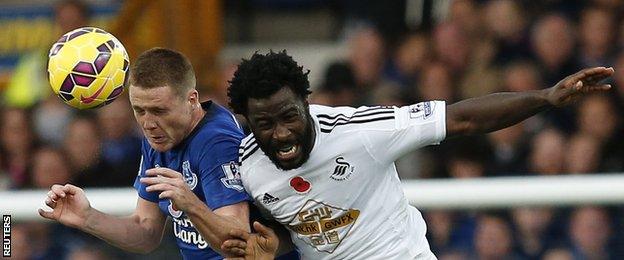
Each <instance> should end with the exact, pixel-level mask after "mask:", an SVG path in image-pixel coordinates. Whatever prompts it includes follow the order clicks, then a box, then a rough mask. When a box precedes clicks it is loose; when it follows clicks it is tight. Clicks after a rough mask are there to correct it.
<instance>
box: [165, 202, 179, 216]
mask: <svg viewBox="0 0 624 260" xmlns="http://www.w3.org/2000/svg"><path fill="white" fill-rule="evenodd" d="M167 210H168V211H169V214H170V215H171V216H172V217H174V218H179V217H181V216H182V211H181V210H177V209H176V208H174V207H173V202H171V200H169V206H167Z"/></svg>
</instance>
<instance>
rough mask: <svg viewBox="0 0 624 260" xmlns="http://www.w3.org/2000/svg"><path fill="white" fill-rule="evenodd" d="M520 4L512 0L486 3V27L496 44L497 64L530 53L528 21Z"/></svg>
mask: <svg viewBox="0 0 624 260" xmlns="http://www.w3.org/2000/svg"><path fill="white" fill-rule="evenodd" d="M520 4H521V3H520V2H518V1H512V0H500V1H487V2H486V3H485V4H484V5H485V6H484V7H483V14H484V18H485V19H484V20H485V29H486V30H487V32H488V34H489V36H490V37H491V38H492V40H493V41H494V43H495V46H496V54H495V58H494V62H495V63H496V64H501V65H504V64H507V63H509V62H511V61H513V60H517V59H519V58H523V57H528V56H529V54H530V49H529V48H528V46H529V44H528V39H527V37H526V32H525V31H526V29H527V23H528V22H527V19H526V17H525V16H524V13H522V10H521V9H520V6H519V5H520Z"/></svg>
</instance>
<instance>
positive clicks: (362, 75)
mask: <svg viewBox="0 0 624 260" xmlns="http://www.w3.org/2000/svg"><path fill="white" fill-rule="evenodd" d="M385 48H386V46H385V43H384V40H383V38H382V37H381V35H380V34H379V32H378V31H377V30H376V29H375V28H373V27H361V28H357V29H355V31H354V32H352V34H351V35H350V36H349V54H348V63H349V66H350V67H351V70H352V71H353V76H354V79H355V85H356V86H357V89H358V90H357V93H358V97H357V103H361V104H365V103H368V102H369V101H370V98H371V97H370V94H371V93H370V91H371V90H372V89H373V88H375V87H376V86H377V84H379V83H380V81H381V75H382V71H383V65H384V64H385V62H386V58H385V55H386V53H385V50H386V49H385Z"/></svg>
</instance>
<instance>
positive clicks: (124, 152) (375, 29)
mask: <svg viewBox="0 0 624 260" xmlns="http://www.w3.org/2000/svg"><path fill="white" fill-rule="evenodd" d="M70 2H71V1H70ZM347 2H348V1H347ZM447 2H448V3H449V5H448V7H447V12H446V14H445V15H444V16H442V17H438V18H437V19H433V20H434V22H432V23H430V24H425V25H426V26H420V27H418V28H414V29H413V30H407V31H405V30H400V31H399V33H397V30H388V28H387V26H381V24H379V23H377V22H378V21H375V19H369V20H363V19H358V18H357V17H356V18H354V19H353V22H349V23H346V25H347V28H345V32H346V33H345V39H346V42H347V50H348V53H346V55H345V56H346V58H344V59H340V60H336V61H335V62H333V63H331V65H329V66H328V67H327V68H324V69H325V71H324V80H323V82H320V84H318V86H314V87H315V89H314V93H313V94H312V97H311V100H312V103H317V104H325V105H336V106H340V105H347V106H359V105H373V104H375V105H396V106H402V105H408V104H413V103H417V102H420V101H426V100H445V101H446V102H447V103H448V104H451V103H454V102H457V101H460V100H462V99H466V98H471V97H476V96H481V95H485V94H488V93H492V92H498V91H535V90H540V89H544V88H547V87H550V86H553V85H554V84H556V83H557V82H558V81H559V80H561V79H563V78H564V77H565V76H567V75H569V74H572V73H574V72H576V71H578V70H580V69H582V68H585V67H590V66H613V67H614V68H615V73H616V74H615V76H614V77H613V79H612V81H610V82H609V83H611V84H612V86H613V89H612V90H611V91H609V92H606V93H602V94H595V95H591V96H589V97H587V98H584V99H583V100H582V101H581V102H579V103H578V104H576V105H574V106H572V107H566V108H560V109H551V110H549V111H546V112H544V113H541V114H539V115H538V116H535V117H532V118H530V119H528V120H526V121H524V122H523V123H520V124H518V125H515V126H512V127H509V128H507V129H504V130H501V131H497V132H494V133H491V134H488V135H485V136H474V137H466V138H456V139H451V140H447V141H444V142H443V143H442V144H441V145H439V146H435V147H426V148H424V149H421V150H419V151H416V152H413V153H410V154H407V155H406V156H405V157H404V158H402V159H401V160H399V161H398V162H397V169H398V171H399V174H400V175H401V178H402V179H413V178H475V177H490V176H492V177H494V176H530V175H568V174H594V173H613V174H621V173H622V172H623V170H624V142H623V140H624V139H623V136H622V134H623V133H624V132H623V131H622V119H624V113H623V108H624V107H623V106H624V102H622V101H623V100H624V19H622V18H624V17H622V14H624V12H623V11H624V3H623V2H622V1H618V0H595V1H512V0H490V1H476V0H475V1H471V0H455V1H447ZM63 8H69V9H63ZM72 8H74V9H72ZM56 11H57V12H56V13H57V16H64V18H63V19H59V21H74V22H76V23H75V24H68V25H66V26H67V28H69V29H73V28H71V27H72V26H74V27H75V26H76V25H80V24H81V23H85V20H86V17H85V16H86V15H87V14H88V13H86V12H84V10H81V9H80V7H79V6H74V5H68V6H64V7H58V6H57V10H56ZM72 19H73V20H72ZM61 26H63V25H62V24H61ZM69 29H64V30H63V31H69ZM302 65H303V66H304V67H305V64H302ZM234 69H235V64H229V65H228V66H224V68H223V73H222V74H223V80H222V83H223V84H222V85H220V86H214V87H213V88H212V89H211V91H210V93H205V94H207V95H204V96H209V97H210V98H211V99H214V100H216V101H217V102H219V103H221V104H227V99H226V94H225V87H226V86H227V84H226V80H227V79H228V78H229V77H231V75H232V73H233V70H234ZM140 138H141V136H140V131H138V129H137V127H136V123H135V122H134V118H133V115H132V110H131V109H130V106H129V102H128V98H127V96H121V97H120V98H119V99H118V100H117V101H115V102H113V103H112V104H110V105H108V106H106V107H103V108H100V109H97V110H94V111H80V112H79V111H76V110H73V109H70V108H69V107H68V106H66V105H64V104H62V102H60V101H59V99H58V98H57V97H54V96H48V97H44V98H42V99H41V100H40V101H39V102H37V103H36V104H34V105H32V106H29V107H15V106H11V105H7V104H2V105H1V106H0V190H21V189H47V188H49V187H50V186H51V185H52V184H55V183H68V182H69V183H73V184H75V185H78V186H80V187H84V188H90V187H129V186H131V185H132V183H133V182H134V179H135V176H136V173H137V169H138V165H139V160H140V140H141V139H140ZM605 192H608V191H605ZM42 198H43V197H42ZM423 213H424V215H425V218H426V221H427V224H428V238H429V242H430V245H431V247H432V249H433V252H435V253H436V254H437V255H438V257H439V258H440V259H447V260H450V259H550V260H553V259H621V258H624V252H623V251H624V221H623V220H624V208H622V207H601V206H592V205H587V206H582V207H575V208H560V207H550V208H549V207H539V208H536V207H527V208H515V209H510V210H500V211H447V210H430V211H429V210H427V211H423ZM18 221H19V220H18ZM165 237H171V232H170V231H166V234H165ZM13 239H14V241H13V245H14V248H13V252H14V256H15V257H16V258H18V259H20V257H23V258H21V259H59V258H67V259H109V258H115V257H120V258H121V257H124V258H125V257H128V255H126V254H123V253H120V252H117V251H114V250H111V249H110V248H109V247H107V246H106V245H104V244H103V243H102V242H97V241H98V240H97V239H95V238H92V237H89V236H87V235H84V234H80V233H79V232H76V231H74V230H71V229H69V228H64V227H60V226H58V225H50V224H46V223H18V224H17V225H16V226H14V228H13ZM164 244H165V246H164V247H165V248H169V249H171V250H173V252H175V251H176V250H175V249H172V248H175V245H174V244H172V243H171V239H169V240H168V242H165V243H164ZM171 246H173V247H171ZM156 254H158V252H157V253H156ZM161 256H163V257H165V258H167V257H169V256H170V255H167V254H166V253H164V255H161ZM174 256H175V255H174Z"/></svg>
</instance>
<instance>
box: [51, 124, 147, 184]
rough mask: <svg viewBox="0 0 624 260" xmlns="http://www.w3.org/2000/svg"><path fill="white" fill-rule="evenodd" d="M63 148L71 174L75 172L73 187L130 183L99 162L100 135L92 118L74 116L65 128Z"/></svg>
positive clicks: (100, 155)
mask: <svg viewBox="0 0 624 260" xmlns="http://www.w3.org/2000/svg"><path fill="white" fill-rule="evenodd" d="M63 147H64V149H65V151H66V152H67V155H68V157H69V162H70V163H71V166H72V171H74V172H75V173H76V174H75V175H74V178H73V183H74V184H76V185H78V186H80V187H111V186H128V185H129V183H131V181H129V180H128V179H127V178H123V177H124V176H120V175H119V174H118V173H117V172H115V171H114V169H113V168H112V166H111V165H109V164H108V163H107V162H106V161H104V160H103V158H102V153H101V151H102V133H101V132H100V128H99V127H98V125H97V124H96V121H95V118H94V117H92V116H78V117H75V118H74V119H73V120H72V121H71V123H70V124H69V125H68V126H67V132H66V135H65V140H64V146H63ZM137 167H138V166H137ZM137 169H138V168H137ZM133 172H136V171H133Z"/></svg>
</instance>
